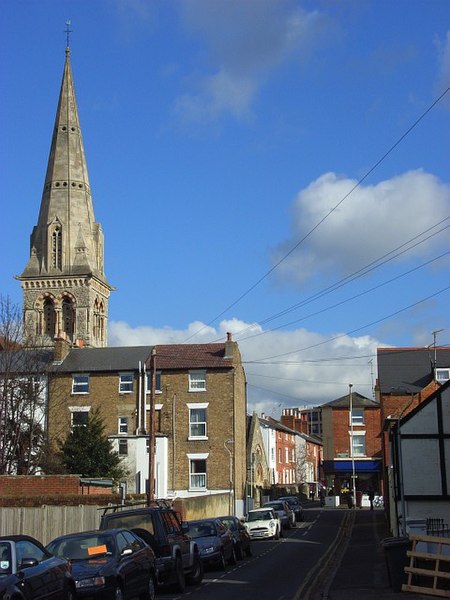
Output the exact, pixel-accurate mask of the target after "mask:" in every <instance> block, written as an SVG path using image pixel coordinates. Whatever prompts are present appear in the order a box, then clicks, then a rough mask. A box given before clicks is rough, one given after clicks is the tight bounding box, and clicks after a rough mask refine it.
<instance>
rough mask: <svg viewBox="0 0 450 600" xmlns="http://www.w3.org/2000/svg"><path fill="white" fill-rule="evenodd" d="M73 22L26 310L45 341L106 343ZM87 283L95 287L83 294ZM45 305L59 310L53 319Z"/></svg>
mask: <svg viewBox="0 0 450 600" xmlns="http://www.w3.org/2000/svg"><path fill="white" fill-rule="evenodd" d="M66 25H67V30H66V34H67V47H66V51H65V54H66V58H65V63H64V72H63V77H62V83H61V90H60V94H59V101H58V108H57V111H56V118H55V125H54V129H53V136H52V142H51V147H50V155H49V159H48V165H47V172H46V176H45V182H44V189H43V191H42V199H41V206H40V211H39V217H38V222H37V225H36V226H35V227H34V228H33V232H32V234H31V240H30V241H31V243H30V259H29V261H28V263H27V266H26V267H25V270H24V271H23V273H22V275H20V277H18V279H20V280H21V281H22V288H23V290H24V304H25V307H24V309H25V315H26V317H28V319H29V321H31V322H32V323H33V327H34V328H35V330H36V333H37V334H38V335H44V334H45V335H46V336H47V337H48V338H50V340H47V341H46V343H45V345H47V343H48V342H50V344H51V345H53V342H52V339H53V337H54V335H55V334H58V333H59V332H60V331H65V332H66V333H68V334H69V337H71V338H73V339H74V340H75V339H79V338H80V336H81V339H82V340H83V343H84V345H94V346H95V345H102V346H103V345H105V344H106V335H105V331H102V332H101V334H100V332H99V331H98V327H94V326H93V323H94V322H95V317H94V312H95V308H94V306H97V307H98V306H101V307H102V310H103V313H104V314H103V315H102V322H106V315H107V312H106V311H107V308H106V307H107V300H108V298H109V294H110V292H111V290H112V289H113V288H112V287H111V286H110V285H109V283H108V282H107V280H106V277H105V274H104V257H103V232H102V228H101V225H100V223H97V222H96V221H95V216H94V208H93V203H92V197H91V189H90V184H89V177H88V170H87V163H86V157H85V152H84V146H83V138H82V135H81V128H80V122H79V117H78V108H77V103H76V97H75V87H74V83H73V76H72V67H71V63H70V48H69V32H70V30H69V25H70V22H66ZM85 287H87V288H89V293H88V294H87V290H86V289H84V292H83V293H80V292H81V289H82V288H85ZM44 289H45V292H44V291H43V290H44ZM94 291H95V293H94ZM68 298H70V303H71V310H73V311H74V315H73V317H71V318H70V319H68V320H67V319H66V321H67V323H66V325H65V324H64V318H63V316H62V312H64V311H63V303H64V310H65V312H66V313H67V312H68V306H67V303H68ZM44 305H45V306H46V307H47V308H46V309H45V308H44ZM46 310H47V312H51V311H52V310H55V311H56V314H55V315H53V317H52V319H47V325H46V324H45V323H46V321H45V316H44V315H45V312H46ZM58 310H60V311H62V312H61V314H60V315H59V318H58ZM71 329H72V330H73V331H71ZM96 337H97V338H98V340H96V339H95V338H96Z"/></svg>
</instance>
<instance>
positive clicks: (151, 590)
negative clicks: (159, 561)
mask: <svg viewBox="0 0 450 600" xmlns="http://www.w3.org/2000/svg"><path fill="white" fill-rule="evenodd" d="M142 598H143V600H155V598H156V581H155V576H154V575H153V573H151V575H150V577H149V578H148V582H147V590H146V591H145V593H144V594H143V596H142Z"/></svg>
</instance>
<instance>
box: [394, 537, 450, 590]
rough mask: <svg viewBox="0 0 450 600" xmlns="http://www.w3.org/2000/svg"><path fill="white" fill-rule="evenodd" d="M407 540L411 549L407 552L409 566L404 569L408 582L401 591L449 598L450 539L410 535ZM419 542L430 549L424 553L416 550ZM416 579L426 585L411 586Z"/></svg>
mask: <svg viewBox="0 0 450 600" xmlns="http://www.w3.org/2000/svg"><path fill="white" fill-rule="evenodd" d="M409 538H410V540H411V541H412V548H411V550H408V552H407V556H409V566H406V567H405V573H407V575H408V582H407V583H404V584H403V585H402V591H403V592H417V593H419V594H428V595H430V596H439V597H440V598H450V538H448V537H441V536H431V535H410V536H409ZM421 542H423V543H426V544H431V545H432V547H431V549H430V548H428V549H427V551H426V552H424V551H422V550H421V551H419V550H417V546H418V544H419V543H421ZM422 563H426V567H428V566H430V568H426V567H424V565H423V564H422ZM417 577H420V579H421V583H422V582H423V583H426V584H427V585H417V584H413V583H412V582H413V579H414V578H416V579H417ZM424 580H425V581H424ZM428 582H429V584H430V585H428ZM442 586H445V587H442Z"/></svg>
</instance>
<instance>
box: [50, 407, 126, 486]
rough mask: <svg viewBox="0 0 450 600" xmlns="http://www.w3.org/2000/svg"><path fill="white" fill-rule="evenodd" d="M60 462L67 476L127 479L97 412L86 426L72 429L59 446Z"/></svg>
mask: <svg viewBox="0 0 450 600" xmlns="http://www.w3.org/2000/svg"><path fill="white" fill-rule="evenodd" d="M60 458H61V462H62V463H63V465H64V466H65V468H66V470H67V472H68V473H73V474H79V475H82V476H83V477H109V478H111V479H114V480H116V481H117V480H119V479H122V478H123V477H125V476H126V470H125V469H124V467H123V466H122V465H121V459H120V456H119V454H118V453H117V452H115V451H114V450H113V449H112V443H111V441H110V440H109V439H108V437H107V436H106V434H105V425H104V422H103V420H102V417H101V415H100V411H99V410H98V409H94V410H93V411H92V413H90V414H89V419H88V422H87V424H86V425H85V426H81V425H80V426H78V427H73V428H72V431H71V432H70V433H69V435H68V436H67V438H66V440H65V441H64V442H63V443H61V445H60Z"/></svg>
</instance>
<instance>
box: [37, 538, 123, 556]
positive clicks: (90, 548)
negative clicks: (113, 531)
mask: <svg viewBox="0 0 450 600" xmlns="http://www.w3.org/2000/svg"><path fill="white" fill-rule="evenodd" d="M47 548H48V550H50V552H52V554H54V555H55V556H59V557H61V558H67V559H69V560H88V559H90V558H98V557H99V556H106V555H108V554H113V552H114V538H113V536H112V535H107V534H89V535H83V536H76V537H75V536H74V537H63V538H59V539H56V540H54V541H53V542H50V544H49V545H48V546H47Z"/></svg>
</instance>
